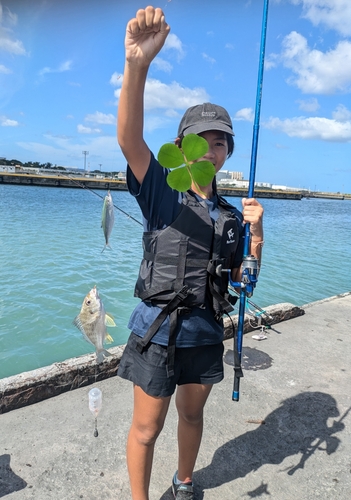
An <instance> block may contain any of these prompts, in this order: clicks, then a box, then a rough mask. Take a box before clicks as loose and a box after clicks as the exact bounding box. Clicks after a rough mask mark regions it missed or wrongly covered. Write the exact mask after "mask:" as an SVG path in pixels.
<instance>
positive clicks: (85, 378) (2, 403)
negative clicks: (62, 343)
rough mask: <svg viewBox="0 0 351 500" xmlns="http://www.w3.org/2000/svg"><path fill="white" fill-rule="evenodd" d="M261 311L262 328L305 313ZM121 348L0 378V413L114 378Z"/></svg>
mask: <svg viewBox="0 0 351 500" xmlns="http://www.w3.org/2000/svg"><path fill="white" fill-rule="evenodd" d="M265 312H266V314H265V315H264V316H262V317H261V318H260V322H261V324H262V325H265V324H267V323H266V321H265V318H267V317H270V319H269V326H271V325H275V324H277V323H280V322H282V321H286V320H289V319H292V318H297V317H299V316H302V315H304V314H305V311H304V308H301V307H297V306H295V305H293V304H290V303H281V304H275V305H272V306H269V307H267V308H266V309H265ZM232 322H233V323H232ZM256 323H257V321H256ZM233 324H234V326H235V328H237V326H238V315H237V314H236V315H232V316H231V319H230V318H224V339H225V340H228V339H230V338H232V337H233V326H232V325H233ZM257 328H259V326H258V325H256V326H254V325H253V320H252V318H250V317H249V316H248V315H246V318H245V323H244V333H248V332H251V331H253V330H255V329H257ZM124 347H125V346H124V345H123V346H116V347H112V348H110V349H109V352H110V353H111V356H110V357H108V358H106V359H105V360H104V362H103V363H101V364H97V363H96V356H95V353H94V354H88V355H83V356H78V357H75V358H71V359H67V360H66V361H63V362H59V363H53V364H52V365H49V366H44V367H43V368H38V369H36V370H32V371H29V372H23V373H19V374H18V375H13V376H11V377H7V378H3V379H0V414H2V413H7V412H9V411H12V410H15V409H18V408H22V407H24V406H28V405H31V404H34V403H38V402H40V401H43V400H45V399H49V398H52V397H54V396H58V395H60V394H63V393H64V392H67V391H72V390H73V389H78V388H80V387H84V386H87V385H89V384H92V383H96V382H98V381H100V380H104V379H107V378H110V377H113V376H115V375H116V372H117V368H118V366H119V362H120V359H121V356H122V354H123V351H124Z"/></svg>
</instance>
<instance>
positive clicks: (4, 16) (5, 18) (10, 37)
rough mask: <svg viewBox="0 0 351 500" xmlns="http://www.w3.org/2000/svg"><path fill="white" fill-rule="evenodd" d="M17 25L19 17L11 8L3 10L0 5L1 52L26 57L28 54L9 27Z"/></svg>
mask: <svg viewBox="0 0 351 500" xmlns="http://www.w3.org/2000/svg"><path fill="white" fill-rule="evenodd" d="M16 24H17V16H16V14H13V13H12V12H11V11H10V9H9V8H7V7H5V9H3V7H2V4H1V3H0V50H4V51H5V52H10V54H14V55H26V54H27V52H26V50H25V48H24V46H23V43H22V42H21V41H20V40H16V39H15V37H14V34H13V31H12V29H11V28H10V27H8V26H15V25H16Z"/></svg>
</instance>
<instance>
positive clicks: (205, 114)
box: [201, 111, 217, 118]
mask: <svg viewBox="0 0 351 500" xmlns="http://www.w3.org/2000/svg"><path fill="white" fill-rule="evenodd" d="M216 114H217V113H216V112H215V111H202V113H201V116H204V117H205V116H208V117H209V118H214V117H215V116H216Z"/></svg>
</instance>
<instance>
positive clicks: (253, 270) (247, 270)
mask: <svg viewBox="0 0 351 500" xmlns="http://www.w3.org/2000/svg"><path fill="white" fill-rule="evenodd" d="M258 271H259V269H258V259H257V258H256V257H254V256H253V255H246V257H244V258H243V262H242V274H241V281H232V279H231V270H230V269H223V268H222V266H221V265H219V266H217V269H216V273H217V274H218V276H221V274H222V273H224V272H227V273H228V279H229V286H230V287H232V288H240V289H241V290H244V291H245V295H246V296H247V297H252V295H253V292H254V289H255V286H256V283H257V277H258Z"/></svg>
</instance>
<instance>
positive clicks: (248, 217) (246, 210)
mask: <svg viewBox="0 0 351 500" xmlns="http://www.w3.org/2000/svg"><path fill="white" fill-rule="evenodd" d="M242 205H243V211H242V214H243V217H244V222H245V223H246V222H249V223H250V233H251V234H252V235H253V236H258V237H262V235H263V229H262V218H263V207H262V205H261V204H260V203H259V202H258V201H257V200H256V199H255V198H243V199H242Z"/></svg>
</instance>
